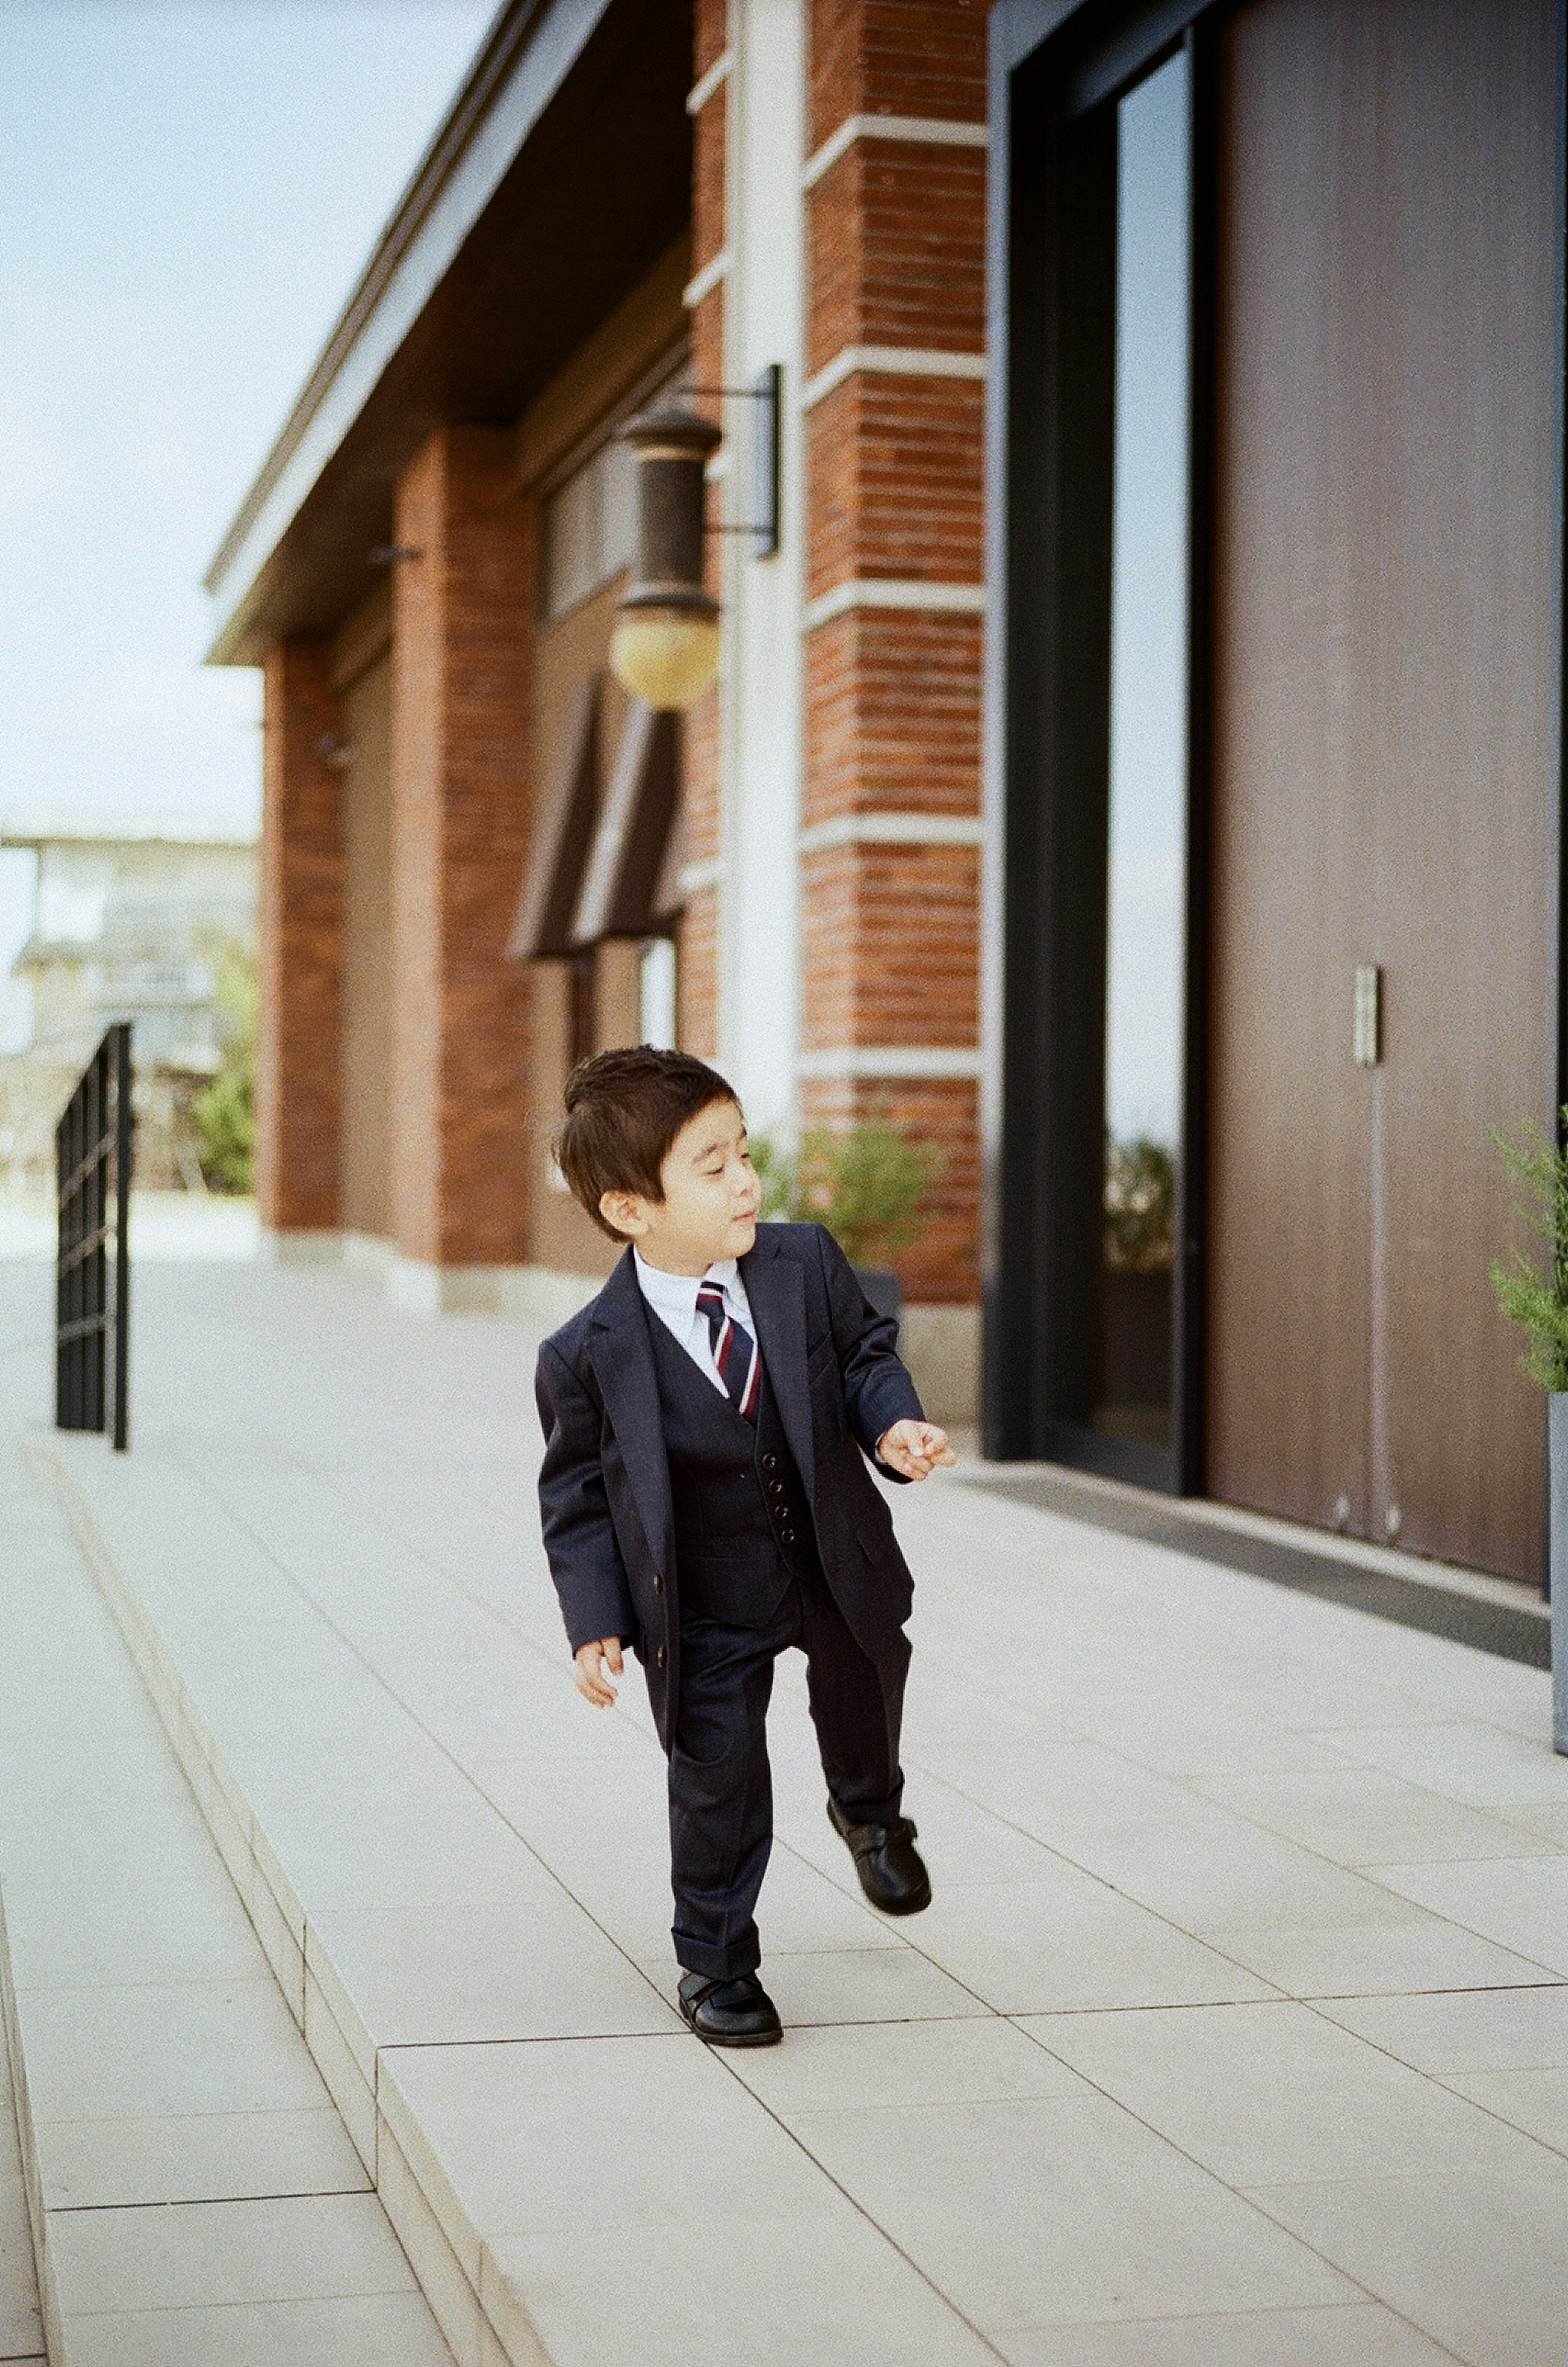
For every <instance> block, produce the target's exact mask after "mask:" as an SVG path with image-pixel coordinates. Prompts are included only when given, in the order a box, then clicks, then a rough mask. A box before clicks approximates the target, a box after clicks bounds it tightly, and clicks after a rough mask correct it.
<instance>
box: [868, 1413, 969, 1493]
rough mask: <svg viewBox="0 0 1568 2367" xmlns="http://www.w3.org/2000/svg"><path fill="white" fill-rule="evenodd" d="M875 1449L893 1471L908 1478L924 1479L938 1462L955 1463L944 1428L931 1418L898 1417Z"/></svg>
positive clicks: (878, 1441) (955, 1459)
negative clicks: (906, 1418) (940, 1428)
mask: <svg viewBox="0 0 1568 2367" xmlns="http://www.w3.org/2000/svg"><path fill="white" fill-rule="evenodd" d="M876 1452H877V1454H878V1455H879V1456H880V1458H881V1460H882V1461H883V1462H884V1463H886V1465H887V1467H888V1468H889V1470H892V1471H901V1472H902V1473H903V1475H904V1477H905V1478H906V1479H925V1478H929V1477H930V1475H931V1472H933V1471H934V1470H935V1469H936V1467H937V1465H938V1464H939V1463H956V1462H957V1460H958V1457H957V1455H954V1453H953V1449H952V1447H951V1446H949V1444H948V1443H947V1433H946V1431H945V1430H938V1428H937V1426H936V1424H935V1423H934V1422H931V1421H908V1420H906V1421H896V1422H895V1423H894V1424H893V1427H892V1429H891V1430H885V1431H884V1432H883V1433H882V1435H881V1437H880V1438H879V1439H878V1440H877V1442H876Z"/></svg>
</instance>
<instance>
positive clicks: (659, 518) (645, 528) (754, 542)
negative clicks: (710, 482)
mask: <svg viewBox="0 0 1568 2367" xmlns="http://www.w3.org/2000/svg"><path fill="white" fill-rule="evenodd" d="M783 375H784V374H783V372H782V370H781V369H780V368H779V365H778V364H777V363H776V362H770V363H769V365H768V367H767V368H766V369H764V370H763V371H762V372H761V376H760V377H759V378H758V379H757V381H756V383H755V385H754V386H746V387H723V386H694V387H682V388H680V389H679V390H678V391H677V393H676V395H675V396H674V397H673V398H671V401H669V402H664V403H661V404H660V406H659V408H658V409H657V410H654V411H646V412H643V413H641V414H640V415H639V416H638V417H637V418H636V419H633V420H631V421H629V422H628V424H627V425H626V426H625V427H623V428H622V430H621V440H622V441H623V443H625V444H626V445H627V446H628V447H630V450H631V454H632V458H633V460H634V461H635V463H636V469H637V475H636V485H637V493H636V501H637V572H636V574H635V576H634V578H633V581H632V583H631V585H630V588H629V589H628V590H627V592H626V595H625V597H624V598H623V599H621V600H620V601H619V602H618V603H617V604H616V614H615V634H614V637H613V639H612V640H611V642H610V664H611V667H612V669H613V670H614V672H615V675H616V677H617V679H618V680H619V681H620V682H622V683H623V684H624V685H626V689H627V690H629V691H631V692H632V693H633V694H634V696H635V697H638V698H642V699H646V700H647V702H648V704H649V707H652V708H662V709H664V710H666V711H668V710H670V709H671V708H686V707H692V706H694V705H695V703H696V701H697V700H698V699H699V698H700V697H702V695H703V693H704V691H705V690H706V689H707V688H708V686H709V685H710V684H711V683H712V681H713V679H714V676H715V675H716V673H717V672H718V603H717V601H716V600H715V599H714V598H712V596H711V595H709V594H708V593H707V592H706V591H705V589H704V586H703V541H704V538H705V535H706V534H708V533H715V534H744V535H749V536H750V539H751V547H752V556H753V557H754V558H756V559H771V558H772V557H773V553H774V552H775V551H776V550H777V549H778V547H779V409H780V396H781V387H782V380H783ZM688 394H694V395H714V396H718V397H729V396H735V397H738V398H743V399H744V400H746V401H747V402H751V403H754V404H755V405H756V409H755V411H754V412H753V413H752V419H753V425H754V433H753V436H752V439H751V459H752V475H753V480H754V481H753V486H752V498H753V502H754V504H755V508H756V515H755V517H754V518H753V519H752V520H751V521H750V524H747V525H739V526H722V527H706V526H705V523H704V517H703V502H704V493H705V474H706V469H707V463H708V460H709V458H710V456H711V455H712V454H713V452H714V451H715V450H716V447H718V446H719V445H720V444H721V443H722V442H723V441H724V436H723V433H722V431H721V430H720V429H719V428H717V427H716V426H715V425H713V423H712V421H711V420H707V419H701V418H699V417H698V415H697V413H695V412H694V411H689V410H688V409H687V408H686V406H685V403H684V402H682V400H681V397H682V395H688Z"/></svg>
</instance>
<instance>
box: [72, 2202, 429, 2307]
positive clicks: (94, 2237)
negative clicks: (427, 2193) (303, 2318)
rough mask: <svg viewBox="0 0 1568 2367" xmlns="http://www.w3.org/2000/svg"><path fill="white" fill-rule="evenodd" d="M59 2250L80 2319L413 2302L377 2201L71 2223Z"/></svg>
mask: <svg viewBox="0 0 1568 2367" xmlns="http://www.w3.org/2000/svg"><path fill="white" fill-rule="evenodd" d="M50 2247H51V2253H52V2256H53V2259H54V2264H55V2275H56V2279H57V2282H58V2284H59V2288H60V2300H61V2310H62V2315H64V2316H72V2317H75V2316H93V2315H96V2313H98V2312H100V2311H106V2310H114V2311H121V2310H124V2311H137V2310H176V2311H177V2310H182V2309H192V2308H207V2307H212V2306H216V2305H222V2304H226V2303H240V2302H259V2301H336V2300H345V2299H348V2298H350V2297H352V2296H359V2295H367V2294H373V2293H412V2291H413V2290H414V2282H413V2276H412V2272H411V2271H410V2268H409V2264H408V2262H407V2260H406V2259H404V2258H403V2255H402V2252H401V2250H400V2248H399V2246H398V2242H397V2239H396V2237H394V2236H393V2234H392V2231H391V2229H390V2228H389V2226H388V2225H387V2220H386V2214H384V2213H383V2211H382V2209H381V2206H380V2204H379V2203H378V2202H377V2200H376V2198H375V2196H374V2195H372V2194H332V2195H309V2196H305V2197H303V2198H301V2197H299V2196H286V2197H283V2198H281V2199H277V2198H275V2199H273V2200H272V2201H269V2202H257V2203H187V2204H175V2205H169V2206H165V2207H164V2208H161V2209H160V2208H153V2209H151V2210H143V2211H62V2212H57V2213H56V2214H55V2215H54V2217H53V2219H52V2220H51V2223H50Z"/></svg>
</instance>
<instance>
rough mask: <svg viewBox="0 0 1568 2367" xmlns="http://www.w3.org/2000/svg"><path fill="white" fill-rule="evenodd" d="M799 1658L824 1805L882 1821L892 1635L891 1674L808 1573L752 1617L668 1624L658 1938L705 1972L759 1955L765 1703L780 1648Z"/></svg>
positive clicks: (896, 1774)
mask: <svg viewBox="0 0 1568 2367" xmlns="http://www.w3.org/2000/svg"><path fill="white" fill-rule="evenodd" d="M794 1648H797V1649H799V1650H801V1651H803V1652H804V1653H805V1655H806V1683H807V1695H808V1698H809V1701H810V1705H811V1717H812V1722H813V1724H814V1725H815V1727H816V1728H817V1741H818V1749H819V1750H820V1751H821V1754H822V1772H823V1773H824V1775H825V1776H826V1777H827V1780H828V1790H829V1794H830V1795H831V1797H832V1800H833V1803H834V1806H836V1807H837V1808H838V1809H839V1810H840V1813H841V1815H842V1816H843V1817H844V1818H846V1819H847V1820H848V1821H850V1822H851V1823H853V1824H867V1825H882V1824H891V1823H892V1822H893V1820H894V1819H895V1818H897V1816H898V1814H899V1812H900V1802H901V1800H902V1797H903V1791H904V1777H903V1773H902V1771H901V1770H900V1768H899V1765H898V1728H899V1723H900V1720H901V1717H902V1714H903V1706H904V1673H905V1670H906V1669H907V1667H908V1646H907V1645H906V1646H905V1648H904V1653H903V1655H902V1665H900V1666H899V1667H898V1668H897V1674H896V1676H895V1675H891V1674H889V1673H887V1672H885V1671H881V1670H878V1669H877V1668H876V1666H875V1664H874V1662H873V1661H872V1660H870V1659H868V1658H867V1657H866V1655H865V1653H864V1652H863V1651H862V1649H861V1648H860V1646H859V1645H858V1644H857V1643H856V1642H855V1639H854V1637H852V1635H851V1633H850V1630H849V1627H848V1625H846V1623H845V1620H844V1615H843V1614H842V1612H841V1611H840V1609H839V1606H838V1604H837V1603H835V1602H834V1600H833V1598H832V1596H831V1594H829V1591H828V1589H827V1587H826V1585H825V1584H824V1583H823V1582H822V1580H820V1579H817V1578H803V1579H795V1580H792V1581H791V1583H790V1586H789V1590H788V1591H787V1593H786V1594H785V1596H784V1601H783V1603H781V1604H780V1606H779V1611H778V1615H777V1617H776V1618H775V1619H774V1620H773V1622H772V1624H771V1625H768V1626H766V1627H731V1626H728V1625H724V1624H723V1623H722V1622H721V1621H719V1620H716V1619H682V1622H681V1706H680V1716H679V1721H678V1724H677V1727H676V1730H675V1737H674V1746H673V1748H672V1750H671V1753H670V1871H671V1886H672V1887H673V1890H674V1893H675V1922H674V1928H673V1931H672V1933H671V1937H672V1938H673V1940H674V1942H675V1954H676V1957H677V1959H678V1961H679V1962H680V1963H681V1965H682V1966H683V1967H684V1968H685V1970H686V1971H687V1972H689V1973H700V1974H702V1975H703V1976H704V1977H705V1979H708V1980H733V1979H734V1978H736V1976H738V1975H739V1974H741V1973H750V1972H754V1971H755V1970H756V1968H757V1966H758V1965H759V1964H760V1963H761V1942H759V1940H758V1936H757V1925H756V1921H755V1912H756V1906H757V1897H758V1893H759V1892H760V1891H761V1886H762V1876H763V1874H765V1873H766V1872H767V1868H768V1857H769V1853H770V1852H771V1850H772V1848H773V1776H772V1772H771V1770H770V1769H769V1766H768V1742H767V1716H768V1702H769V1698H770V1696H771V1694H772V1693H773V1662H774V1661H775V1660H776V1659H777V1658H778V1656H779V1654H780V1653H781V1652H786V1651H789V1650H791V1649H794Z"/></svg>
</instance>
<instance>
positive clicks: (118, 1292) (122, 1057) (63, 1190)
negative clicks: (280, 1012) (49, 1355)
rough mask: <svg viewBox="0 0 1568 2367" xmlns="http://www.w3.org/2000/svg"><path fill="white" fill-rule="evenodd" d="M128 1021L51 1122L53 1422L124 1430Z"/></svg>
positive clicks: (122, 1440) (118, 1436)
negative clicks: (56, 1231) (54, 1182)
mask: <svg viewBox="0 0 1568 2367" xmlns="http://www.w3.org/2000/svg"><path fill="white" fill-rule="evenodd" d="M130 1138H131V1119H130V1021H129V1020H128V1019H121V1020H117V1021H116V1023H115V1025H113V1026H112V1027H111V1028H110V1029H109V1030H108V1032H107V1035H106V1036H105V1037H104V1040H103V1042H102V1043H101V1044H100V1045H99V1046H98V1048H97V1050H96V1052H95V1053H94V1055H93V1057H92V1059H90V1060H89V1061H88V1063H87V1065H86V1067H85V1069H84V1070H83V1071H82V1074H81V1077H80V1079H79V1080H78V1082H77V1085H76V1090H75V1092H74V1093H73V1094H72V1096H71V1099H70V1100H69V1101H68V1102H67V1104H65V1109H64V1113H63V1115H62V1117H61V1120H60V1124H59V1125H58V1126H57V1127H55V1129H54V1154H55V1172H56V1175H57V1178H58V1196H59V1206H60V1249H59V1254H58V1258H57V1261H56V1265H55V1284H54V1421H55V1427H56V1428H57V1429H59V1430H112V1432H113V1433H114V1443H115V1444H116V1446H117V1447H119V1448H121V1449H123V1448H124V1447H125V1446H126V1444H128V1443H129V1438H130V1396H129V1391H128V1366H127V1361H126V1351H127V1347H128V1344H129V1335H128V1328H127V1327H128V1321H129V1318H130V1252H129V1241H128V1226H129V1220H130Z"/></svg>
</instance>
